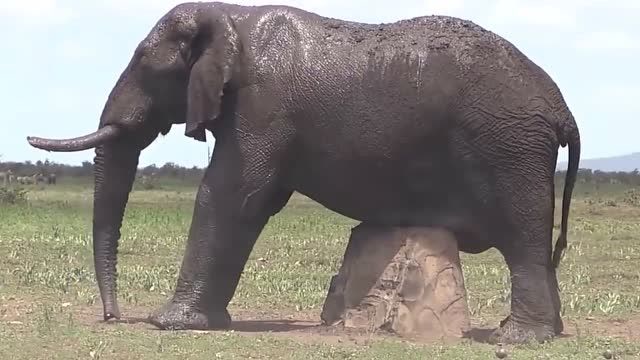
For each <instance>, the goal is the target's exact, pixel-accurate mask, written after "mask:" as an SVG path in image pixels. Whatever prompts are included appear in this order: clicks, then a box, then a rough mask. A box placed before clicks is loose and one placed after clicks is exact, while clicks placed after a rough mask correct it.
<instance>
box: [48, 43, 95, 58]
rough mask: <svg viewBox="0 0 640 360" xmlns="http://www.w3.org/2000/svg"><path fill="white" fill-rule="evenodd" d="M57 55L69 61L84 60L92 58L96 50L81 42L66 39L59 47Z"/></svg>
mask: <svg viewBox="0 0 640 360" xmlns="http://www.w3.org/2000/svg"><path fill="white" fill-rule="evenodd" d="M57 53H58V55H59V56H60V57H63V58H65V59H68V60H83V59H87V58H90V57H92V56H93V54H94V53H95V49H93V48H92V47H91V46H90V45H87V44H84V43H80V42H79V41H74V40H71V39H66V40H63V41H62V43H61V44H60V46H58V48H57Z"/></svg>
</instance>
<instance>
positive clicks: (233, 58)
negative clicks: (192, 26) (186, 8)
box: [185, 9, 240, 141]
mask: <svg viewBox="0 0 640 360" xmlns="http://www.w3.org/2000/svg"><path fill="white" fill-rule="evenodd" d="M196 27H197V30H196V33H195V36H194V39H193V40H192V44H191V49H190V53H191V59H190V60H189V63H190V64H192V65H191V71H190V74H189V83H188V86H187V114H186V121H185V135H186V136H188V137H191V138H194V139H196V140H199V141H206V135H205V131H206V130H207V129H209V130H211V129H212V128H213V124H214V121H215V120H216V119H217V118H218V116H219V115H220V110H221V106H222V96H223V92H224V87H225V85H226V84H227V83H228V82H229V81H230V80H231V78H232V75H233V74H234V72H235V67H236V66H237V65H238V58H239V52H240V45H239V39H238V34H237V32H236V30H235V28H234V26H233V22H232V20H231V18H229V16H228V15H226V14H224V13H221V12H220V11H215V10H213V9H210V11H207V12H204V13H202V14H199V16H198V17H197V19H196Z"/></svg>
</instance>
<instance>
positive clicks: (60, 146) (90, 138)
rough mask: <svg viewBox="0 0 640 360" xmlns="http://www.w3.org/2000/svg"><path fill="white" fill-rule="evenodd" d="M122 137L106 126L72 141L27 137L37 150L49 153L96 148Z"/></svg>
mask: <svg viewBox="0 0 640 360" xmlns="http://www.w3.org/2000/svg"><path fill="white" fill-rule="evenodd" d="M118 135H120V129H119V128H118V127H116V126H113V125H106V126H105V127H103V128H101V129H99V130H97V131H95V132H92V133H91V134H87V135H84V136H80V137H77V138H72V139H62V140H58V139H44V138H39V137H35V136H27V141H28V142H29V144H30V145H31V146H33V147H35V148H38V149H43V150H47V151H60V152H68V151H82V150H88V149H91V148H94V147H96V146H99V145H101V144H104V143H105V142H107V141H109V140H112V139H114V138H116V137H118Z"/></svg>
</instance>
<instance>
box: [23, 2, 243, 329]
mask: <svg viewBox="0 0 640 360" xmlns="http://www.w3.org/2000/svg"><path fill="white" fill-rule="evenodd" d="M220 6H221V5H217V4H196V3H187V4H181V5H178V6H176V7H175V8H173V9H172V10H171V11H169V12H168V13H167V14H166V15H165V16H163V17H162V18H161V19H160V20H159V21H158V23H157V24H156V25H155V26H154V27H153V28H152V29H151V31H150V32H149V34H148V35H147V36H146V37H145V38H144V39H143V40H142V41H141V42H140V43H139V45H138V46H137V48H136V49H135V51H134V53H133V56H132V58H131V60H130V62H129V64H128V66H127V67H126V68H125V69H124V71H123V72H122V74H121V75H120V77H119V79H118V80H117V82H116V84H115V86H114V87H113V89H112V90H111V93H110V94H109V96H108V98H107V100H106V103H105V106H104V109H103V111H102V114H101V116H100V122H99V126H98V130H97V131H95V132H93V133H90V134H88V135H84V136H81V137H77V138H71V139H63V140H59V139H56V140H54V139H44V138H38V137H28V138H27V139H28V142H29V143H30V144H31V145H32V146H34V147H36V148H40V149H44V150H47V151H80V150H86V149H91V148H95V157H94V164H95V165H94V177H95V179H94V197H93V201H94V202H93V225H92V226H93V255H94V266H95V271H96V277H97V282H98V286H99V290H100V296H101V298H102V303H103V310H104V319H105V321H106V320H109V319H111V318H119V317H120V311H119V308H118V303H117V296H116V294H117V292H116V290H117V289H116V287H117V281H116V278H117V270H116V263H117V249H118V240H119V238H120V228H121V225H122V218H123V215H124V211H125V207H126V204H127V201H128V199H129V193H130V191H131V188H132V185H133V182H134V179H135V174H136V170H137V165H138V159H139V155H140V152H141V151H142V150H143V149H145V148H146V147H147V146H148V145H149V144H151V142H153V141H154V140H155V138H156V137H157V136H158V134H160V133H162V134H163V135H165V134H167V133H168V132H169V130H170V128H171V126H172V124H178V123H185V135H186V136H188V137H191V138H194V139H196V140H199V141H205V140H206V137H205V131H206V130H207V129H208V130H210V131H212V132H213V128H214V125H215V122H214V121H215V120H216V119H217V118H218V117H221V116H220V114H221V113H223V110H221V109H222V108H223V95H224V93H225V90H226V89H227V88H229V86H231V85H232V84H233V81H234V78H237V77H239V76H236V74H237V73H238V72H239V71H238V67H239V65H238V64H239V58H240V55H241V49H240V46H239V41H238V34H237V32H236V29H235V26H234V23H233V20H232V19H231V18H230V16H229V15H228V14H227V13H225V12H224V11H223V10H221V9H220ZM213 133H214V132H213ZM214 134H215V133H214Z"/></svg>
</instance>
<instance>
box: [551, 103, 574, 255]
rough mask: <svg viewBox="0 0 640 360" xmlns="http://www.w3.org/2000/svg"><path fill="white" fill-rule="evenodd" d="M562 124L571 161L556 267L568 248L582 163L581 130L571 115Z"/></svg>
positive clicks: (563, 198)
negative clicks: (572, 204) (579, 168)
mask: <svg viewBox="0 0 640 360" xmlns="http://www.w3.org/2000/svg"><path fill="white" fill-rule="evenodd" d="M564 125H565V126H561V127H560V128H561V131H560V133H559V134H558V135H559V136H558V138H559V140H560V144H561V145H562V147H565V146H567V145H569V162H568V164H567V174H566V176H565V181H564V194H563V195H562V220H561V225H560V235H559V236H558V240H557V241H556V246H555V249H554V250H553V255H552V260H551V262H552V264H553V267H554V268H558V266H559V265H560V258H561V257H562V254H563V252H564V250H565V249H566V248H567V230H568V229H567V228H568V224H567V223H568V221H569V208H570V205H571V196H572V194H573V187H574V185H575V183H576V178H577V176H578V166H579V163H580V132H579V131H578V126H577V125H576V122H575V120H574V118H573V116H571V115H570V116H569V119H568V122H567V123H565V124H564Z"/></svg>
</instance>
